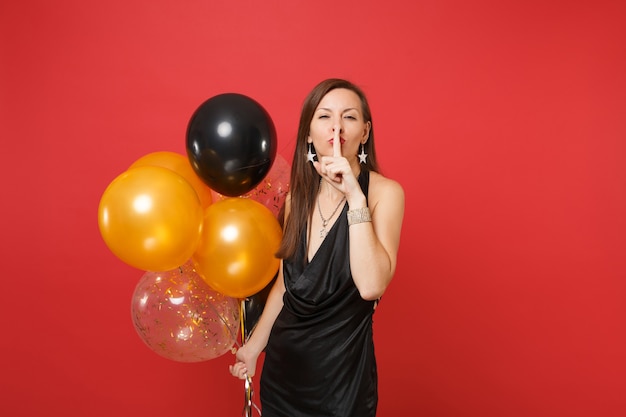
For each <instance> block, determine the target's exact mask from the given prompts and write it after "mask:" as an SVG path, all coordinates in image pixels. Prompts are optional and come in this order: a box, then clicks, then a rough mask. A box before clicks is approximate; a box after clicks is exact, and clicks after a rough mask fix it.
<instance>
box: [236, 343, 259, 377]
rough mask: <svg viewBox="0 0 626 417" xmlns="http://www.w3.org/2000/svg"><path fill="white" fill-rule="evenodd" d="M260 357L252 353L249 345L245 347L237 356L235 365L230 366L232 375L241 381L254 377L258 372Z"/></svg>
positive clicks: (238, 351)
mask: <svg viewBox="0 0 626 417" xmlns="http://www.w3.org/2000/svg"><path fill="white" fill-rule="evenodd" d="M258 357H259V355H258V354H257V353H254V352H252V351H251V349H250V347H249V346H248V345H243V346H242V347H241V348H239V350H237V353H236V354H235V358H236V362H235V364H234V365H229V366H228V369H229V370H230V373H231V375H232V376H234V377H235V378H239V379H246V377H253V376H254V373H255V371H256V361H257V358H258Z"/></svg>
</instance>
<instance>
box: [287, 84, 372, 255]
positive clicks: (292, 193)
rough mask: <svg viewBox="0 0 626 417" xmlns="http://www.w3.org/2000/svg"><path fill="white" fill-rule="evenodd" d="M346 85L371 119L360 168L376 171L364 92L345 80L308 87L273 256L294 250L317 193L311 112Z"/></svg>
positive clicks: (370, 115) (292, 252)
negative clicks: (311, 152) (310, 140)
mask: <svg viewBox="0 0 626 417" xmlns="http://www.w3.org/2000/svg"><path fill="white" fill-rule="evenodd" d="M337 88H345V89H347V90H350V91H353V92H354V93H356V95H357V96H359V99H360V100H361V111H362V112H363V119H364V122H366V123H367V122H370V124H371V127H370V135H369V139H368V140H367V142H366V143H365V145H364V146H365V153H366V154H367V163H365V164H362V165H361V171H375V172H378V162H377V161H376V148H375V146H374V125H373V123H372V113H371V111H370V106H369V103H368V102H367V98H366V96H365V94H364V93H363V91H362V90H361V89H360V88H359V87H358V86H356V85H355V84H353V83H351V82H350V81H347V80H342V79H338V78H331V79H327V80H324V81H322V82H321V83H319V84H318V85H316V86H315V88H313V90H311V92H310V93H309V95H308V96H307V97H306V99H305V100H304V104H303V106H302V112H301V113H300V124H299V126H298V136H297V138H296V149H295V151H294V155H293V160H292V165H291V178H290V185H289V200H288V204H290V206H289V209H290V210H289V216H288V217H287V219H286V223H285V224H284V226H283V239H282V242H281V244H280V248H279V249H278V252H277V253H276V256H277V257H279V258H282V259H289V258H291V257H292V256H293V255H294V253H295V252H296V248H297V246H298V243H299V242H300V240H301V239H302V234H303V233H306V225H307V222H308V220H309V219H310V217H311V214H312V213H313V210H314V209H315V198H316V196H317V192H318V186H319V182H320V176H319V174H318V173H317V171H316V170H315V168H314V167H313V164H312V163H310V162H308V161H307V158H306V154H307V145H308V144H307V138H308V136H309V129H310V127H311V120H313V114H314V113H315V110H316V109H317V106H318V105H319V103H320V101H321V100H322V98H324V96H325V95H326V94H328V92H329V91H331V90H334V89H337Z"/></svg>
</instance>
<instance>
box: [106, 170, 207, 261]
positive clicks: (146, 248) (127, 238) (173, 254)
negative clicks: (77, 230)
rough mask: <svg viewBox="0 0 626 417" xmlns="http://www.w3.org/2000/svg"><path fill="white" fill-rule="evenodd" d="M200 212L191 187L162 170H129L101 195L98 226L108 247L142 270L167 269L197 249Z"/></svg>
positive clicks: (188, 257)
mask: <svg viewBox="0 0 626 417" xmlns="http://www.w3.org/2000/svg"><path fill="white" fill-rule="evenodd" d="M202 215H203V210H202V207H201V206H200V200H199V199H198V196H197V194H196V192H195V191H194V189H193V187H192V186H191V185H190V184H189V183H188V182H187V181H186V180H185V179H184V178H183V177H181V176H180V175H178V174H177V173H175V172H173V171H171V170H169V169H167V168H162V167H155V166H145V167H137V168H131V169H129V170H128V171H126V172H124V173H122V174H121V175H119V176H118V177H117V178H115V179H114V180H113V181H112V182H111V184H109V186H108V187H107V188H106V190H105V191H104V193H103V195H102V197H101V199H100V205H99V207H98V226H99V228H100V233H101V234H102V237H103V239H104V241H105V243H106V244H107V246H108V247H109V249H110V250H111V251H112V252H113V253H114V254H115V255H116V256H117V257H118V258H120V259H121V260H122V261H124V262H126V263H127V264H129V265H131V266H134V267H136V268H139V269H143V270H146V271H168V270H171V269H175V268H178V267H179V266H181V265H183V264H184V263H185V262H187V261H188V260H189V259H190V258H191V257H192V255H193V253H194V251H195V250H196V248H197V247H198V242H199V240H200V233H201V230H202Z"/></svg>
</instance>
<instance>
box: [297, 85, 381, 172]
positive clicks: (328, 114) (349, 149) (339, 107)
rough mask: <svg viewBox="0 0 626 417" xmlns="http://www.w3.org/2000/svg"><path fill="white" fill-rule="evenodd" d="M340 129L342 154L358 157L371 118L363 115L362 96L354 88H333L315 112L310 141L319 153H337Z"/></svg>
mask: <svg viewBox="0 0 626 417" xmlns="http://www.w3.org/2000/svg"><path fill="white" fill-rule="evenodd" d="M335 129H340V130H339V136H340V138H341V154H342V155H343V156H344V157H345V158H347V159H348V160H349V161H351V160H355V159H356V158H357V156H356V155H357V153H358V152H359V147H360V146H361V143H365V142H367V139H368V137H369V131H370V122H368V121H365V120H364V119H363V112H362V110H361V100H360V99H359V96H358V95H357V94H356V93H355V92H354V91H352V90H348V89H345V88H336V89H334V90H331V91H329V92H328V93H327V94H326V95H325V96H324V97H323V98H322V100H321V101H320V103H319V105H318V106H317V108H316V109H315V112H314V113H313V119H312V120H311V127H310V130H309V137H308V142H309V143H313V146H314V147H315V150H316V151H317V154H318V157H319V156H332V155H333V136H334V130H335Z"/></svg>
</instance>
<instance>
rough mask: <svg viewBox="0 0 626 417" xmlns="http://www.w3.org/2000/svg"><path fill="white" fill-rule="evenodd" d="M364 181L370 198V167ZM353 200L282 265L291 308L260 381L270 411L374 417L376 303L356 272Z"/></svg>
mask: <svg viewBox="0 0 626 417" xmlns="http://www.w3.org/2000/svg"><path fill="white" fill-rule="evenodd" d="M359 183H360V185H361V189H362V190H363V192H364V194H365V196H366V197H367V192H368V186H369V172H367V171H363V172H362V173H361V175H360V176H359ZM347 209H348V206H347V204H346V205H344V207H343V210H342V211H341V214H340V215H339V218H338V219H337V220H336V221H335V223H334V225H333V227H332V228H331V230H330V232H329V233H328V235H327V236H326V238H325V239H324V241H323V242H322V244H321V246H320V247H319V249H318V251H317V252H316V253H315V255H314V257H313V259H311V262H307V247H306V246H307V244H306V240H307V238H306V234H305V236H304V238H303V239H302V242H300V245H299V248H298V250H297V252H296V254H295V255H294V257H293V259H291V260H290V261H289V262H287V261H285V262H284V265H283V272H284V279H285V288H286V292H285V295H284V297H283V300H284V306H283V309H282V311H281V312H280V314H279V315H278V317H277V319H276V322H275V323H274V327H273V328H272V331H271V333H270V337H269V341H268V344H267V347H266V355H265V362H264V365H263V372H262V374H261V380H260V398H261V408H262V413H263V417H325V416H334V417H373V416H375V415H376V406H377V403H378V389H377V374H376V360H375V357H374V343H373V338H372V316H373V312H374V301H366V300H363V299H362V298H361V296H360V295H359V292H358V290H357V288H356V286H355V285H354V281H353V280H352V275H351V273H350V256H349V255H350V249H349V234H348V221H347V218H346V216H347V215H346V212H347Z"/></svg>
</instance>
